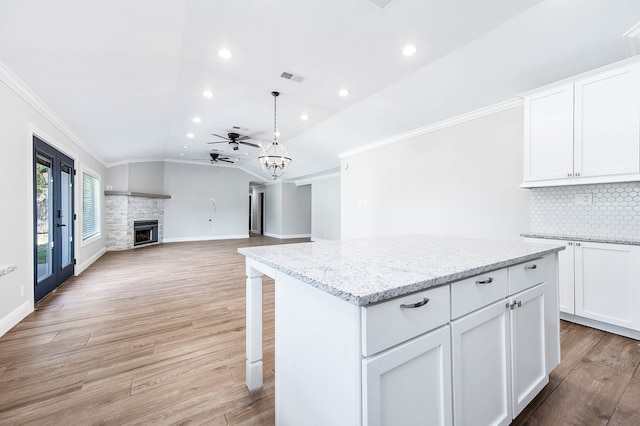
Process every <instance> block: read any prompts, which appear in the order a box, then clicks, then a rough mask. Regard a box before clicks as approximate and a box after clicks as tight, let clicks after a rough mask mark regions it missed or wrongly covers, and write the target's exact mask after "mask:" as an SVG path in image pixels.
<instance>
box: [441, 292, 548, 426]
mask: <svg viewBox="0 0 640 426" xmlns="http://www.w3.org/2000/svg"><path fill="white" fill-rule="evenodd" d="M451 335H452V339H451V340H452V353H453V366H452V367H453V407H454V423H455V424H456V425H508V424H509V423H511V421H512V419H513V418H515V417H516V416H517V415H518V414H519V413H520V412H521V411H522V410H523V409H524V407H526V406H527V404H529V403H530V402H531V400H532V399H533V398H534V397H535V396H536V395H537V394H538V393H539V392H540V390H541V389H542V388H543V387H544V386H545V385H546V384H547V383H548V375H547V371H546V365H545V307H544V284H539V285H537V286H535V287H533V288H531V289H528V290H524V291H522V292H520V293H517V294H515V295H513V296H510V297H509V298H506V299H502V300H500V301H498V302H495V303H493V304H491V305H489V306H487V307H485V308H482V309H480V310H478V311H475V312H472V313H470V314H469V315H466V316H464V317H462V318H460V319H458V320H455V321H453V322H452V323H451Z"/></svg>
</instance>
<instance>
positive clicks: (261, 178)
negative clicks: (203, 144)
mask: <svg viewBox="0 0 640 426" xmlns="http://www.w3.org/2000/svg"><path fill="white" fill-rule="evenodd" d="M135 163H179V164H191V165H194V166H206V167H211V165H212V164H211V162H210V161H207V163H203V162H202V161H193V160H174V159H170V158H165V159H162V160H158V159H151V158H150V159H136V160H123V161H116V162H114V163H109V164H107V165H106V167H107V168H111V167H117V166H124V165H127V164H135ZM216 167H224V168H227V169H238V170H242V171H243V172H245V173H247V174H249V175H251V176H253V177H256V178H258V179H260V180H261V181H263V182H264V183H265V184H268V183H269V182H271V181H270V180H268V179H265V178H264V177H263V176H260V175H258V174H256V173H254V172H252V171H251V170H247V169H245V168H244V167H240V166H239V165H234V164H223V163H216Z"/></svg>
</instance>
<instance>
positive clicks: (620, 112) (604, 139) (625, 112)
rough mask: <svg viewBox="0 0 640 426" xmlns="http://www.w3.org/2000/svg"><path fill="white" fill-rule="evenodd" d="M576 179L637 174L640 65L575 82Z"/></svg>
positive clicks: (639, 122)
mask: <svg viewBox="0 0 640 426" xmlns="http://www.w3.org/2000/svg"><path fill="white" fill-rule="evenodd" d="M574 171H575V173H574V174H575V176H576V177H589V176H604V175H617V174H627V173H638V172H640V66H639V65H632V66H627V67H622V68H618V69H616V70H613V71H609V72H605V73H602V74H598V75H595V76H593V77H589V78H586V79H583V80H578V81H576V83H575V148H574Z"/></svg>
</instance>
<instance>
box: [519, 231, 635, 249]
mask: <svg viewBox="0 0 640 426" xmlns="http://www.w3.org/2000/svg"><path fill="white" fill-rule="evenodd" d="M520 236H521V237H525V238H542V239H545V240H562V241H581V242H588V243H601V244H622V245H629V246H640V240H638V239H634V238H629V239H621V238H603V237H584V236H580V235H575V234H574V235H569V234H538V233H533V232H530V233H525V234H520Z"/></svg>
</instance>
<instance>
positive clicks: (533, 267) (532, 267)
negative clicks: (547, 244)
mask: <svg viewBox="0 0 640 426" xmlns="http://www.w3.org/2000/svg"><path fill="white" fill-rule="evenodd" d="M537 267H538V265H536V264H535V263H534V264H533V265H531V266H525V267H524V269H536V268H537Z"/></svg>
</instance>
